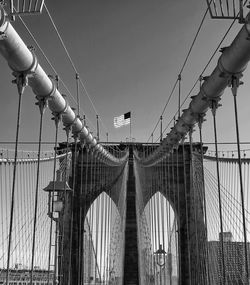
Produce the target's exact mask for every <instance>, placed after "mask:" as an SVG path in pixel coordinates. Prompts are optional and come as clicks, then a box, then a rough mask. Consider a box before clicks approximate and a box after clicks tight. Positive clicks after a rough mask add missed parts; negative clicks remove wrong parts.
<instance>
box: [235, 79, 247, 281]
mask: <svg viewBox="0 0 250 285" xmlns="http://www.w3.org/2000/svg"><path fill="white" fill-rule="evenodd" d="M239 83H240V82H239V78H237V77H235V76H233V77H232V93H233V97H234V112H235V127H236V138H237V151H238V166H239V176H240V177H239V178H240V196H241V211H242V220H243V221H242V222H243V233H244V250H245V270H246V282H247V283H248V280H249V271H248V252H247V233H246V218H245V201H244V189H243V178H242V163H241V154H240V135H239V123H238V108H237V98H236V97H237V90H238V86H239Z"/></svg>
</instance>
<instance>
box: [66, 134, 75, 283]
mask: <svg viewBox="0 0 250 285" xmlns="http://www.w3.org/2000/svg"><path fill="white" fill-rule="evenodd" d="M74 140H75V142H74V157H72V159H73V184H72V191H73V193H72V194H73V195H72V196H73V197H72V200H71V203H72V205H73V204H74V198H75V186H76V164H77V162H76V160H77V136H76V135H74ZM73 219H74V215H73V207H72V209H71V221H70V238H69V248H70V250H69V251H70V254H69V255H70V262H69V265H68V272H69V278H68V285H70V284H71V279H72V270H71V264H72V239H73Z"/></svg>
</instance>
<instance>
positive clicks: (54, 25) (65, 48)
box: [44, 4, 107, 130]
mask: <svg viewBox="0 0 250 285" xmlns="http://www.w3.org/2000/svg"><path fill="white" fill-rule="evenodd" d="M44 7H45V10H46V12H47V14H48V16H49V19H50V21H51V23H52V25H53V27H54V29H55V32H56V34H57V36H58V38H59V40H60V43H61V44H62V46H63V48H64V50H65V52H66V54H67V57H68V59H69V61H70V63H71V66H72V67H73V69H74V71H75V73H76V74H78V76H79V73H78V71H77V69H76V66H75V64H74V62H73V60H72V58H71V56H70V54H69V52H68V49H67V47H66V45H65V43H64V41H63V39H62V37H61V35H60V33H59V31H58V29H57V27H56V24H55V22H54V20H53V18H52V16H51V14H50V12H49V10H48V8H47V6H46V5H45V4H44ZM79 81H80V84H81V85H82V87H83V90H84V92H85V94H86V95H87V97H88V99H89V101H90V103H91V105H92V107H93V109H94V111H95V113H96V115H97V114H99V112H97V110H96V107H95V105H94V103H93V101H92V99H91V97H90V96H89V93H88V91H87V89H86V86H85V84H84V83H83V80H82V78H81V77H80V76H79ZM100 122H101V123H102V125H103V127H104V129H106V130H107V128H106V126H105V125H104V123H103V120H102V119H101V120H100Z"/></svg>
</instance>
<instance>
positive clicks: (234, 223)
mask: <svg viewBox="0 0 250 285" xmlns="http://www.w3.org/2000/svg"><path fill="white" fill-rule="evenodd" d="M212 178H213V177H212ZM210 179H211V178H210ZM208 181H209V180H207V182H208ZM210 183H211V186H212V188H209V189H211V190H213V192H211V193H212V194H213V195H214V201H217V200H216V190H217V187H216V185H215V183H214V182H213V180H210ZM224 207H225V206H224ZM230 209H231V210H230V211H229V212H228V214H229V216H230V218H231V219H230V220H229V221H230V225H232V226H233V229H234V230H235V231H236V229H237V228H236V227H235V225H236V226H237V223H236V221H237V219H239V217H238V216H237V215H235V214H234V211H233V208H231V207H230ZM232 213H233V214H232ZM235 219H236V220H235ZM236 234H237V231H236Z"/></svg>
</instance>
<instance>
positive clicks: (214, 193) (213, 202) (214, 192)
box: [209, 184, 234, 271]
mask: <svg viewBox="0 0 250 285" xmlns="http://www.w3.org/2000/svg"><path fill="white" fill-rule="evenodd" d="M212 185H214V184H212ZM210 189H211V188H210ZM211 193H213V197H214V198H213V199H214V200H213V201H212V202H211V204H212V206H211V207H209V209H213V208H215V207H213V206H214V205H215V201H216V200H217V198H216V188H215V189H214V191H213V192H211ZM214 216H215V215H212V217H214ZM230 221H231V220H230ZM212 224H214V225H215V223H212ZM231 224H234V223H231ZM225 244H226V243H225ZM229 266H230V267H231V269H230V270H231V271H234V269H233V268H234V265H231V264H229Z"/></svg>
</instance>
